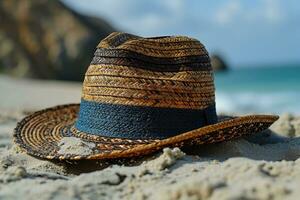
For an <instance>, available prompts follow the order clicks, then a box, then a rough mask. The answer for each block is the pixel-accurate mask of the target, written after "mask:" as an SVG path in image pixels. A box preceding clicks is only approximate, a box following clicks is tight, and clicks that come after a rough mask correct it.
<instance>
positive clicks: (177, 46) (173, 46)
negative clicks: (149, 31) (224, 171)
mask: <svg viewBox="0 0 300 200" xmlns="http://www.w3.org/2000/svg"><path fill="white" fill-rule="evenodd" d="M136 47H138V48H144V49H155V50H161V51H170V50H183V49H187V48H192V49H195V48H198V49H201V51H202V52H207V51H206V49H205V47H204V46H203V45H202V44H201V43H199V42H192V41H186V42H181V43H153V42H147V41H141V40H131V41H128V42H126V43H123V44H121V45H119V46H117V47H116V49H123V48H125V49H127V48H136ZM98 48H101V47H98Z"/></svg>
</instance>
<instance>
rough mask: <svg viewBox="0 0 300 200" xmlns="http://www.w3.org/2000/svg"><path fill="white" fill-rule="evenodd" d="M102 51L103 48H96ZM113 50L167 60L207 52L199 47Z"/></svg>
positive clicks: (127, 47) (131, 46)
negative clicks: (165, 58)
mask: <svg viewBox="0 0 300 200" xmlns="http://www.w3.org/2000/svg"><path fill="white" fill-rule="evenodd" d="M98 49H103V48H98ZM115 50H125V51H132V52H136V53H140V54H143V55H146V56H153V57H161V58H164V57H167V58H176V57H181V56H201V55H207V51H206V50H205V49H204V48H199V47H186V48H182V46H181V48H178V49H175V48H172V49H166V48H164V49H162V48H160V49H157V48H153V47H152V48H150V47H148V48H146V47H139V46H136V45H126V46H125V45H124V46H119V47H117V48H115Z"/></svg>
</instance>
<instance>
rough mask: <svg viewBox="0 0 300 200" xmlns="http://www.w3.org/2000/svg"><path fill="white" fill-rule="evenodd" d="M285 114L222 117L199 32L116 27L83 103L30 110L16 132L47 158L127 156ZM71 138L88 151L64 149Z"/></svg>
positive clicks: (94, 65) (263, 124)
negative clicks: (159, 33) (154, 33)
mask: <svg viewBox="0 0 300 200" xmlns="http://www.w3.org/2000/svg"><path fill="white" fill-rule="evenodd" d="M277 119H278V117H277V116H273V115H248V116H243V117H226V118H220V117H218V116H217V114H216V109H215V90H214V80H213V72H212V68H211V65H210V59H209V56H208V53H207V51H206V49H205V47H204V46H203V45H202V44H201V43H200V42H199V41H198V40H195V39H192V38H189V37H184V36H165V37H153V38H143V37H138V36H135V35H131V34H127V33H117V32H116V33H112V34H111V35H109V36H108V37H106V38H105V39H104V40H102V41H101V42H100V44H99V45H98V46H97V50H96V52H95V55H94V58H93V60H92V62H91V64H90V66H89V68H88V70H87V72H86V74H85V79H84V82H83V89H82V98H81V103H80V104H69V105H61V106H57V107H52V108H48V109H45V110H41V111H38V112H35V113H33V114H31V115H29V116H27V117H25V118H24V119H23V120H22V121H21V122H19V123H18V125H17V127H16V129H15V134H14V138H15V142H16V143H17V144H18V145H19V146H20V147H21V149H23V150H24V151H25V152H27V153H28V154H30V155H33V156H37V157H41V158H47V159H61V160H63V159H70V160H78V159H105V158H121V157H133V156H141V155H145V154H149V153H152V152H155V151H158V150H160V149H162V148H164V147H168V146H169V147H175V146H179V147H180V146H183V145H195V144H207V143H216V142H221V141H224V140H229V139H233V138H238V137H240V136H242V135H247V134H251V133H257V132H260V131H262V130H264V129H267V128H268V127H269V126H270V125H271V124H272V123H273V122H274V121H276V120H277ZM68 138H80V141H82V144H83V145H88V147H89V151H88V153H84V154H80V153H76V151H74V152H75V153H62V151H61V148H62V144H61V141H62V140H66V139H68ZM78 140H79V139H78ZM199 148H200V147H199Z"/></svg>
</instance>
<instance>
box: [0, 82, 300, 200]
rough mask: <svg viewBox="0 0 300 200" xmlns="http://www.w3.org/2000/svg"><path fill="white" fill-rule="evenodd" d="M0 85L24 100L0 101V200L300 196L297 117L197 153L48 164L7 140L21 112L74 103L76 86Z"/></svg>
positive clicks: (172, 152) (171, 151) (193, 150)
mask: <svg viewBox="0 0 300 200" xmlns="http://www.w3.org/2000/svg"><path fill="white" fill-rule="evenodd" d="M3 80H5V82H6V84H7V82H11V83H12V84H7V85H13V84H15V86H16V88H14V92H16V93H18V90H26V92H27V93H26V92H24V91H22V92H19V94H22V95H24V93H26V95H28V96H27V97H26V98H22V97H21V96H18V94H16V93H15V94H13V97H16V98H17V99H15V100H14V101H10V102H8V99H9V97H5V100H3V99H2V96H1V98H0V109H1V112H0V199H121V198H123V199H158V200H159V199H299V197H300V190H299V186H300V138H299V136H300V117H296V116H292V115H290V114H282V117H281V118H280V120H279V121H278V122H277V123H276V124H274V125H273V126H272V127H271V130H272V131H271V130H268V131H265V132H262V133H260V134H256V135H253V136H251V137H247V138H241V139H238V140H234V141H229V142H223V143H219V144H214V145H202V146H198V147H196V148H189V149H188V148H186V149H178V148H175V149H169V148H166V149H164V150H163V151H161V152H159V153H157V154H155V155H152V156H150V157H147V158H145V159H143V160H132V161H127V162H125V165H124V164H121V162H120V163H118V162H114V163H110V162H101V161H98V162H87V161H86V162H72V163H70V162H50V161H47V160H40V159H37V158H34V157H31V156H28V155H26V154H24V153H22V152H20V151H19V148H17V147H16V146H15V145H14V144H13V142H12V132H13V128H14V127H15V125H16V122H17V121H18V120H20V119H21V118H22V117H24V116H25V115H26V114H27V113H28V112H32V111H34V110H37V109H40V108H41V107H43V106H45V105H47V106H52V105H55V104H57V103H71V102H78V101H79V99H77V98H78V96H80V90H81V89H80V85H76V84H74V85H73V84H69V83H68V84H65V83H56V82H42V81H20V80H18V81H16V80H13V79H10V78H7V77H0V86H1V84H2V82H3ZM16 82H17V83H18V84H16ZM19 84H21V86H20V88H19V86H18V85H19ZM2 86H3V85H2ZM2 86H1V87H0V90H1V91H0V92H1V94H3V91H4V92H7V96H8V95H9V93H8V91H9V90H10V89H8V88H6V87H2ZM28 88H30V89H28ZM40 91H43V95H44V94H47V95H49V96H51V97H52V98H46V97H43V99H42V100H43V102H39V101H38V100H36V99H35V100H32V101H28V99H30V98H29V97H30V96H34V97H38V96H39V92H40ZM47 91H48V92H47ZM72 95H73V96H72ZM53 98H55V100H53ZM3 101H5V102H4V103H2V102H3ZM1 105H2V106H1ZM3 105H4V106H3ZM70 144H75V145H78V146H80V147H81V148H82V149H80V150H81V152H85V153H88V151H89V147H90V146H89V145H91V144H89V143H87V144H85V143H81V142H80V141H78V140H76V139H74V140H72V139H71V141H69V140H63V141H62V142H61V145H62V147H63V148H62V149H61V151H68V152H69V151H71V152H72V151H76V149H73V148H72V145H71V146H70ZM122 163H123V162H122Z"/></svg>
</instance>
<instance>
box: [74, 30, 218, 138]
mask: <svg viewBox="0 0 300 200" xmlns="http://www.w3.org/2000/svg"><path fill="white" fill-rule="evenodd" d="M214 103H215V93H214V81H213V72H212V68H211V65H210V60H209V56H208V53H207V51H206V49H205V47H204V46H203V45H202V44H201V43H200V42H199V41H198V40H196V39H193V38H189V37H185V36H162V37H152V38H143V37H139V36H135V35H131V34H128V33H119V32H115V33H112V34H110V35H109V36H108V37H106V38H105V39H104V40H102V41H101V42H100V43H99V45H98V46H97V50H96V52H95V54H94V58H93V60H92V62H91V64H90V66H89V68H88V70H87V72H86V74H85V79H84V83H83V90H82V102H81V108H80V114H79V120H78V121H77V125H76V126H77V128H78V129H81V130H83V131H86V132H100V134H103V132H107V133H109V134H111V132H113V131H112V130H111V128H112V127H110V128H108V129H109V130H108V129H106V130H98V128H100V129H103V127H105V126H106V124H105V123H102V125H101V127H100V125H99V124H101V123H100V121H101V120H102V119H103V117H105V118H110V119H109V120H106V121H107V123H110V124H114V126H120V125H119V124H120V123H121V124H122V125H124V124H126V121H127V123H129V124H131V125H129V126H130V127H131V128H132V126H135V125H137V126H140V124H141V121H148V122H147V124H144V125H142V126H144V128H145V127H148V126H151V127H152V125H155V127H156V128H154V129H153V130H157V129H159V130H157V131H158V132H172V131H171V129H173V128H170V127H172V126H174V122H177V121H178V120H179V119H178V116H177V115H178V113H181V114H180V115H181V118H185V119H182V120H184V121H186V122H184V123H183V122H182V120H181V123H179V124H178V126H181V127H183V130H182V131H185V129H190V128H193V127H194V126H195V124H197V123H198V122H199V121H201V120H200V119H199V118H201V113H202V111H205V110H213V114H212V115H213V117H212V118H215V117H216V115H215V107H214ZM96 107H97V109H96ZM104 107H105V108H104ZM168 109H169V110H168ZM88 110H89V111H88ZM154 110H155V111H154ZM123 112H125V113H127V114H126V115H122V113H123ZM205 112H206V111H205ZM128 113H131V114H132V115H133V116H134V117H133V118H135V119H136V120H135V119H133V118H132V119H131V118H130V117H131V115H130V116H128ZM95 115H96V116H98V117H99V116H100V115H101V119H99V120H98V121H95V122H94V125H93V126H92V128H91V127H90V128H88V129H86V125H85V124H87V121H91V120H92V119H91V117H92V118H95ZM171 115H172V116H173V117H174V119H171V118H172V116H171ZM199 115H200V116H199ZM116 116H119V117H116ZM120 116H123V119H122V122H121V121H120V120H121V119H120ZM113 118H114V119H115V118H118V119H117V120H111V119H113ZM168 118H169V119H168ZM179 118H180V117H179ZM206 118H207V117H206ZM208 118H209V117H208ZM83 119H85V120H83ZM158 121H159V122H158ZM193 121H195V122H193ZM208 121H211V120H208ZM212 121H214V119H213V120H212ZM190 122H191V124H194V125H192V127H190V126H188V125H186V124H189V123H190ZM143 123H144V122H143ZM155 123H156V124H155ZM161 123H162V124H161ZM182 123H183V124H182ZM97 124H98V125H97ZM164 124H169V125H166V126H169V128H165V129H166V130H165V129H164V128H163V127H162V128H159V127H158V125H159V126H165V125H164ZM127 125H128V124H127ZM198 125H199V123H198ZM110 126H112V125H110ZM95 127H98V128H95ZM184 127H186V128H184ZM140 128H141V127H140ZM104 129H105V128H104ZM179 129H182V128H179ZM147 130H149V127H148V128H147ZM176 130H177V129H176ZM138 131H144V132H145V131H146V129H145V130H144V129H134V128H133V132H138ZM117 132H118V131H117ZM123 132H124V131H123ZM125 132H126V131H125ZM129 132H130V131H128V134H127V136H125V137H128V135H129V136H131V135H134V134H133V132H130V133H129ZM146 132H147V131H146ZM173 132H174V130H173ZM175 132H176V131H175ZM177 132H178V130H177ZM123 134H124V133H123ZM104 135H105V136H107V135H106V134H104ZM125 135H126V134H125ZM150 135H151V134H150ZM112 136H115V135H112ZM117 136H118V137H120V136H119V135H117Z"/></svg>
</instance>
